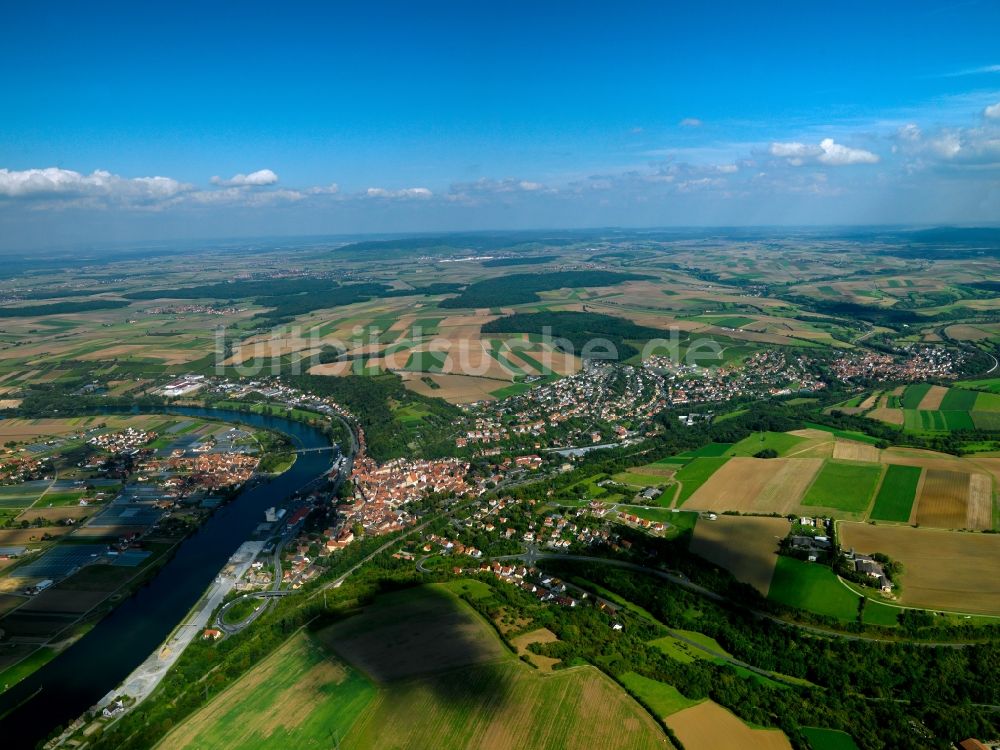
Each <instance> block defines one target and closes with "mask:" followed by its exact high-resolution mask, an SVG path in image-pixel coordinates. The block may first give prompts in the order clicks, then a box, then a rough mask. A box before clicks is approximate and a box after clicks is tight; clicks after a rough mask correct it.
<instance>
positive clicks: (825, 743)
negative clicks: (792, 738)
mask: <svg viewBox="0 0 1000 750" xmlns="http://www.w3.org/2000/svg"><path fill="white" fill-rule="evenodd" d="M800 729H801V730H802V734H804V735H805V738H806V740H808V741H809V747H811V748H812V750H858V746H857V744H856V743H855V742H854V739H853V738H852V737H851V735H849V734H847V733H846V732H841V731H839V730H837V729H821V728H819V727H800Z"/></svg>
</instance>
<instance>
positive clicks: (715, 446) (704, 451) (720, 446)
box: [663, 443, 733, 461]
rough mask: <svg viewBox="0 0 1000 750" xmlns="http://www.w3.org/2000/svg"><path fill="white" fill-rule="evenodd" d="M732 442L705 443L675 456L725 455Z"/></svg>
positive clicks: (668, 459) (667, 459)
mask: <svg viewBox="0 0 1000 750" xmlns="http://www.w3.org/2000/svg"><path fill="white" fill-rule="evenodd" d="M732 447H733V445H732V443H709V444H708V445H703V446H701V447H700V448H696V449H694V450H693V451H684V453H678V454H677V456H676V457H675V458H698V457H699V456H725V455H726V454H727V453H729V449H730V448H732ZM663 460H664V461H670V460H671V458H665V459H663Z"/></svg>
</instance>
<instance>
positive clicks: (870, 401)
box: [858, 391, 880, 410]
mask: <svg viewBox="0 0 1000 750" xmlns="http://www.w3.org/2000/svg"><path fill="white" fill-rule="evenodd" d="M879 395H880V392H879V391H875V392H874V393H872V394H871V395H870V396H868V397H867V398H866V399H865V400H864V401H862V402H861V403H860V404H858V407H860V408H861V409H863V410H868V409H871V408H872V407H874V406H875V404H876V402H877V401H878V399H879Z"/></svg>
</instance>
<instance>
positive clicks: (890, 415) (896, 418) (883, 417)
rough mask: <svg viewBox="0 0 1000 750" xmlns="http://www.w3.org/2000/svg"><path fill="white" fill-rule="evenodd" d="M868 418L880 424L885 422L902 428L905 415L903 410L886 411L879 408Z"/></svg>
mask: <svg viewBox="0 0 1000 750" xmlns="http://www.w3.org/2000/svg"><path fill="white" fill-rule="evenodd" d="M868 416H869V417H871V418H872V419H877V420H879V421H880V422H885V423H886V424H894V425H898V426H902V424H903V419H904V416H905V415H904V413H903V410H902V409H886V408H882V407H879V408H878V409H874V410H873V411H872V412H870V413H869V414H868Z"/></svg>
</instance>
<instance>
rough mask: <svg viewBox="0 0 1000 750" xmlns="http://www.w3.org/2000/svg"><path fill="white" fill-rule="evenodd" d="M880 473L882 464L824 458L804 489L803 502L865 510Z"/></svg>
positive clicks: (858, 510) (838, 508)
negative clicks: (812, 478)
mask: <svg viewBox="0 0 1000 750" xmlns="http://www.w3.org/2000/svg"><path fill="white" fill-rule="evenodd" d="M881 475H882V467H881V466H877V465H876V466H873V465H871V464H861V463H854V462H848V461H827V462H826V463H824V464H823V468H822V469H820V472H819V474H818V475H817V476H816V479H814V480H813V483H812V485H811V486H810V487H809V489H808V490H807V491H806V494H805V497H804V498H803V499H802V504H803V505H814V506H820V507H823V508H836V509H837V510H844V511H847V512H849V513H864V511H865V510H866V509H867V508H868V504H869V503H870V502H871V499H872V495H873V494H874V493H875V487H876V486H877V485H878V480H879V478H880V477H881Z"/></svg>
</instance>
